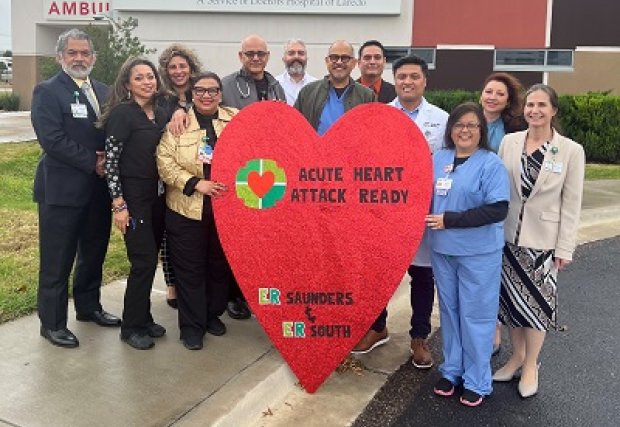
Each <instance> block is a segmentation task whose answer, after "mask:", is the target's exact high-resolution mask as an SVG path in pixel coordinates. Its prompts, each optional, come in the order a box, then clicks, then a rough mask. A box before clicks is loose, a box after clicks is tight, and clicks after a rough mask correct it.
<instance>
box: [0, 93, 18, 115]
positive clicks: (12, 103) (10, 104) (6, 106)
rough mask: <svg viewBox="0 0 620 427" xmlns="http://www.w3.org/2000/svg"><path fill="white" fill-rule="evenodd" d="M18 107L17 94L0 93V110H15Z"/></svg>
mask: <svg viewBox="0 0 620 427" xmlns="http://www.w3.org/2000/svg"><path fill="white" fill-rule="evenodd" d="M18 109H19V96H17V95H14V94H12V93H0V110H4V111H17V110H18Z"/></svg>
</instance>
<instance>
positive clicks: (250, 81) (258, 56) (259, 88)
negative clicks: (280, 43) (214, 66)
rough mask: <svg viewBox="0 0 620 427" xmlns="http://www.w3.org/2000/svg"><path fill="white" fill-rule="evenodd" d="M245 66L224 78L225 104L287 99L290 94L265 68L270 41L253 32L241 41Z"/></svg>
mask: <svg viewBox="0 0 620 427" xmlns="http://www.w3.org/2000/svg"><path fill="white" fill-rule="evenodd" d="M239 61H241V69H240V70H239V71H235V72H234V73H232V74H229V75H227V76H226V77H224V78H223V79H222V104H223V105H226V106H229V107H235V108H238V109H242V108H243V107H247V106H248V105H250V104H252V103H254V102H256V101H265V100H278V101H285V100H286V95H285V94H284V90H283V89H282V86H280V84H279V83H278V81H277V80H276V79H275V77H273V76H272V75H271V74H269V73H268V72H267V71H265V67H266V66H267V62H268V61H269V50H267V42H265V39H263V38H262V37H260V36H258V35H250V36H248V37H246V38H245V39H243V41H242V42H241V50H240V51H239Z"/></svg>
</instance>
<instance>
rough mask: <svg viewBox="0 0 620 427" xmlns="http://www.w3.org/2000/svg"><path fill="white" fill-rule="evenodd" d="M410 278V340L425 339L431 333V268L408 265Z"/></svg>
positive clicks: (432, 297)
mask: <svg viewBox="0 0 620 427" xmlns="http://www.w3.org/2000/svg"><path fill="white" fill-rule="evenodd" d="M407 272H408V273H409V276H411V310H412V311H413V313H412V314H411V329H410V330H409V336H411V338H425V339H426V338H427V337H428V335H429V334H430V333H431V313H432V312H433V302H435V279H434V277H433V269H432V268H431V267H419V266H417V265H410V266H409V269H408V270H407Z"/></svg>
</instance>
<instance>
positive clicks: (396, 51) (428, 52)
mask: <svg viewBox="0 0 620 427" xmlns="http://www.w3.org/2000/svg"><path fill="white" fill-rule="evenodd" d="M407 55H416V56H419V57H420V58H422V59H423V60H425V61H426V63H427V64H428V68H429V69H431V70H434V69H435V48H432V47H398V46H390V47H387V46H386V47H385V59H386V61H387V63H388V64H391V63H392V62H394V61H396V60H397V59H398V58H401V57H403V56H407Z"/></svg>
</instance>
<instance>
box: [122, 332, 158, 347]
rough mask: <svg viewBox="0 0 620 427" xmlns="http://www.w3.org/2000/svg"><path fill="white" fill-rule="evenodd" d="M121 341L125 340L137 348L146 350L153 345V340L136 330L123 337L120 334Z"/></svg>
mask: <svg viewBox="0 0 620 427" xmlns="http://www.w3.org/2000/svg"><path fill="white" fill-rule="evenodd" d="M121 341H123V342H126V343H127V344H129V345H130V346H132V347H133V348H135V349H137V350H148V349H149V348H152V347H153V346H154V345H155V341H153V338H151V337H150V336H148V335H142V334H140V333H138V332H133V333H132V334H130V335H129V336H128V337H124V336H123V335H122V334H121Z"/></svg>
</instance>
